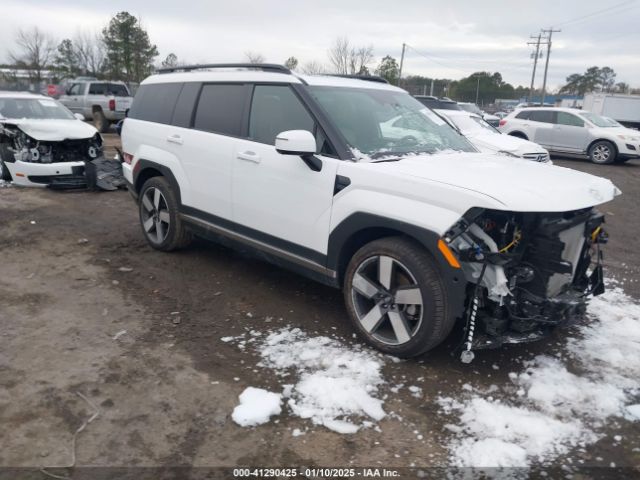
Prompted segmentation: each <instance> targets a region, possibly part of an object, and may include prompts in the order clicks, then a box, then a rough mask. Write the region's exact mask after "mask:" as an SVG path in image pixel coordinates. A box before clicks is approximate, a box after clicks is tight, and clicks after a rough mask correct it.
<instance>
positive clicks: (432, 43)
mask: <svg viewBox="0 0 640 480" xmlns="http://www.w3.org/2000/svg"><path fill="white" fill-rule="evenodd" d="M0 7H1V10H0V11H1V13H2V15H1V17H2V25H0V61H2V60H5V61H6V60H7V51H8V50H10V49H11V48H13V37H14V36H15V32H16V30H17V29H18V28H26V27H30V26H33V25H38V26H40V27H41V28H42V29H44V30H46V31H48V32H50V33H51V34H52V35H53V36H54V37H55V38H56V39H62V38H64V37H73V35H74V34H75V33H76V32H77V31H78V30H85V31H86V30H99V29H101V28H102V27H103V26H104V25H105V24H106V23H107V22H108V21H109V18H110V17H111V16H113V15H114V14H115V13H117V12H118V11H121V10H126V11H128V12H130V13H132V14H133V15H136V16H138V17H139V18H141V19H142V22H143V25H144V27H145V28H146V29H147V31H148V32H149V35H150V37H151V41H152V42H153V43H155V44H156V45H157V46H158V49H159V51H160V57H159V59H161V58H164V57H165V56H166V55H167V54H169V53H171V52H174V53H175V54H176V55H177V56H178V58H179V59H180V60H181V61H188V62H193V63H200V62H232V61H243V60H245V57H244V53H245V52H246V51H253V52H257V53H261V54H262V55H264V57H265V58H266V60H267V61H269V62H274V63H282V62H284V60H285V59H286V58H287V57H289V56H291V55H293V56H295V57H297V58H298V59H299V60H300V62H301V63H305V62H308V61H313V60H315V61H318V62H322V63H327V62H328V60H327V49H328V48H329V47H330V46H331V44H332V42H333V41H334V39H335V38H336V37H338V36H347V37H348V38H349V40H350V42H351V43H352V44H356V45H369V44H371V45H373V47H374V53H375V55H376V62H375V63H376V64H377V63H378V61H379V60H380V58H382V57H383V56H385V55H391V56H393V57H396V58H397V59H398V60H399V59H400V53H401V50H402V43H403V42H404V43H407V44H408V45H410V46H411V47H413V49H408V50H407V56H406V58H405V67H404V71H403V76H404V75H405V74H407V75H408V74H422V75H428V76H436V77H447V78H461V77H463V76H466V75H469V74H471V73H473V72H474V71H478V70H487V71H499V72H501V73H502V75H503V77H504V79H505V80H506V81H508V82H510V83H512V84H514V85H518V84H522V85H529V83H530V81H531V65H532V59H531V58H530V54H531V47H530V46H528V45H527V41H529V40H530V39H529V35H530V34H536V33H537V32H538V31H539V30H540V29H541V28H548V27H550V26H554V27H556V28H561V29H562V32H561V33H557V34H554V38H553V50H552V55H551V61H550V67H549V85H550V86H551V88H555V87H558V86H560V85H562V84H563V83H564V79H565V77H566V76H567V75H569V74H571V73H575V72H580V73H581V72H583V71H584V70H586V68H587V67H589V66H592V65H598V66H601V67H602V66H609V67H611V68H613V69H614V70H615V71H616V72H617V74H618V77H617V81H624V82H627V83H629V84H631V85H632V86H636V87H640V51H639V50H640V0H627V1H623V0H612V1H608V2H607V1H602V0H561V1H560V0H553V1H552V0H538V1H536V2H522V1H518V0H508V1H492V0H484V1H477V0H448V1H431V0H396V1H393V0H384V1H380V0H321V1H314V2H310V1H305V0H271V1H267V0H263V1H260V0H253V1H249V0H231V1H205V0H190V1H182V2H178V1H176V0H155V1H144V0H126V1H122V0H108V1H105V0H100V1H98V0H83V1H82V2H79V1H77V0H75V1H71V0H55V1H38V0H2V2H1V5H0ZM417 52H420V53H417ZM539 72H540V73H539V75H537V78H536V85H537V86H541V84H542V68H541V69H539Z"/></svg>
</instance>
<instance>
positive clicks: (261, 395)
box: [231, 387, 282, 427]
mask: <svg viewBox="0 0 640 480" xmlns="http://www.w3.org/2000/svg"><path fill="white" fill-rule="evenodd" d="M238 398H239V399H240V405H238V406H237V407H236V408H234V409H233V413H232V414H231V418H232V419H233V421H234V422H236V423H237V424H238V425H240V426H242V427H252V426H255V425H261V424H263V423H267V422H268V421H269V418H271V416H272V415H279V414H280V412H281V411H282V408H281V407H280V400H281V396H280V395H279V394H277V393H273V392H268V391H267V390H263V389H261V388H254V387H248V388H246V389H245V390H244V392H242V393H241V394H240V396H239V397H238Z"/></svg>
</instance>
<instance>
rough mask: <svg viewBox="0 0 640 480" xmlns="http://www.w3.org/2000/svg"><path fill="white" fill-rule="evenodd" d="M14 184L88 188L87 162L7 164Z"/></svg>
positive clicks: (17, 162)
mask: <svg viewBox="0 0 640 480" xmlns="http://www.w3.org/2000/svg"><path fill="white" fill-rule="evenodd" d="M5 166H6V168H7V170H9V173H10V174H11V178H12V179H13V183H14V184H15V185H20V186H23V187H46V186H55V185H56V184H64V185H73V184H79V185H81V187H78V188H83V187H86V186H87V181H86V178H85V162H60V163H33V162H22V161H15V162H13V163H11V162H8V163H5Z"/></svg>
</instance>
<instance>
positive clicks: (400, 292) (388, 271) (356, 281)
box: [351, 255, 424, 345]
mask: <svg viewBox="0 0 640 480" xmlns="http://www.w3.org/2000/svg"><path fill="white" fill-rule="evenodd" d="M351 300H352V302H353V306H354V310H355V313H356V316H357V318H358V321H359V322H360V325H361V326H362V328H363V329H364V330H365V331H366V332H367V333H368V334H369V335H371V336H372V337H373V338H375V339H376V340H377V341H379V342H382V343H386V344H388V345H402V344H405V343H407V342H409V341H410V340H411V339H412V338H413V337H414V335H415V334H416V333H417V331H418V329H419V328H420V325H421V323H422V321H423V318H422V317H423V312H424V308H423V299H422V292H421V291H420V287H419V286H418V282H417V280H416V278H415V276H414V275H413V274H412V273H411V271H410V270H409V269H408V268H407V267H406V266H405V265H403V264H402V263H401V262H399V261H398V260H396V259H395V258H393V257H390V256H386V255H378V256H373V257H369V258H367V259H365V260H364V261H363V262H362V263H361V264H360V265H359V266H358V268H357V269H356V271H355V273H354V276H353V280H352V282H351Z"/></svg>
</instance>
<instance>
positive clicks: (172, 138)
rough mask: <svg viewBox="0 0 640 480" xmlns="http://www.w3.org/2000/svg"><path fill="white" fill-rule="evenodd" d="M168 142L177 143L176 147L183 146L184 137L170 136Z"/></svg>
mask: <svg viewBox="0 0 640 480" xmlns="http://www.w3.org/2000/svg"><path fill="white" fill-rule="evenodd" d="M167 142H169V143H175V144H176V145H182V144H183V141H182V137H181V136H180V135H169V136H168V137H167Z"/></svg>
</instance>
